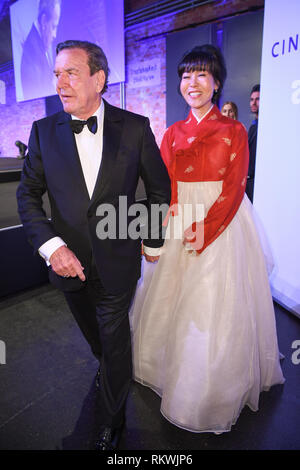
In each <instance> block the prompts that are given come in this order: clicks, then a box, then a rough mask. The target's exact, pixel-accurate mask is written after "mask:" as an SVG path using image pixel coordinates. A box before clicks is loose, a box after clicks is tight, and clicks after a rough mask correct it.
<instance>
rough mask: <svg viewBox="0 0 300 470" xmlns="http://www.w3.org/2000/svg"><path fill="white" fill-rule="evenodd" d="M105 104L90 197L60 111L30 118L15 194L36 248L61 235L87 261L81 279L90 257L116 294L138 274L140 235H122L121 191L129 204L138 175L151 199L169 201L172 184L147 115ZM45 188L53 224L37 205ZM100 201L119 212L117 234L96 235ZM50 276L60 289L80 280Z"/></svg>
mask: <svg viewBox="0 0 300 470" xmlns="http://www.w3.org/2000/svg"><path fill="white" fill-rule="evenodd" d="M104 105H105V113H104V128H103V153H102V160H101V166H100V170H99V174H98V178H97V181H96V185H95V189H94V193H93V195H92V198H91V199H90V197H89V194H88V191H87V188H86V184H85V180H84V176H83V173H82V169H81V164H80V160H79V155H78V152H77V147H76V142H75V138H74V135H73V133H72V131H71V128H70V125H69V120H70V119H71V116H70V115H69V114H66V113H65V112H63V111H61V112H59V113H56V114H54V115H53V116H49V117H47V118H44V119H41V120H39V121H36V122H34V123H33V126H32V131H31V135H30V139H29V144H28V149H29V152H28V157H26V160H25V162H24V168H23V173H22V178H21V182H20V185H19V187H18V190H17V197H18V206H19V214H20V218H21V220H22V223H23V225H24V229H25V231H26V233H27V236H28V238H29V240H30V242H31V243H32V244H33V246H34V249H35V251H37V250H38V249H39V248H40V247H41V245H43V243H45V242H46V241H47V240H49V239H50V238H52V237H54V236H60V237H61V238H62V239H63V240H64V241H65V242H66V244H67V246H68V247H69V248H70V249H71V250H72V251H73V252H74V253H75V255H76V256H77V257H78V259H79V260H80V262H81V264H82V265H83V266H84V268H85V275H86V276H88V275H89V271H90V268H91V263H92V259H93V260H94V262H95V264H96V267H97V271H98V273H99V276H100V278H101V281H102V283H103V285H104V287H105V288H106V289H107V290H108V291H109V292H111V293H120V292H124V291H125V290H127V289H128V288H130V287H131V286H132V284H133V283H134V282H135V281H136V280H137V279H138V278H139V276H140V262H141V248H140V240H139V239H136V240H133V239H130V238H128V237H127V238H122V235H121V237H119V226H118V220H119V196H120V195H122V196H126V197H127V203H128V206H130V205H131V204H133V203H134V202H135V192H136V187H137V183H138V179H139V176H141V177H142V179H143V181H144V184H145V189H146V193H147V199H148V202H149V204H162V203H167V204H168V203H169V201H170V182H169V177H168V174H167V170H166V168H165V166H164V163H163V161H162V159H161V156H160V153H159V149H158V147H157V145H156V142H155V139H154V136H153V133H152V131H151V129H150V125H149V120H148V119H147V118H145V117H143V116H140V115H137V114H134V113H130V112H128V111H124V110H121V109H119V108H116V107H114V106H111V105H109V104H108V103H106V102H105V101H104ZM45 191H47V192H48V196H49V201H50V206H51V220H50V221H49V220H48V219H47V217H46V215H45V212H44V211H43V209H42V199H41V197H42V194H43V193H44V192H45ZM105 203H106V204H107V203H109V204H112V205H113V206H114V207H115V209H116V216H117V217H116V219H117V227H116V229H117V230H116V234H117V237H116V238H115V239H105V240H100V239H99V238H98V237H97V234H96V228H97V224H98V222H99V221H100V220H101V219H103V215H102V216H100V215H97V214H96V212H97V208H98V207H99V206H100V205H101V204H105ZM123 216H124V213H122V217H123ZM130 221H131V219H130V218H129V219H128V220H127V225H128V224H129V223H130ZM123 236H124V234H123ZM144 243H145V245H147V246H150V247H159V246H161V245H162V244H163V240H162V238H160V239H151V238H146V239H145V240H144ZM50 281H52V283H54V284H55V285H56V286H57V287H59V288H60V289H62V290H64V291H70V290H76V289H80V288H81V287H82V286H83V285H84V284H83V283H82V282H81V281H80V279H79V278H78V277H77V278H75V279H72V278H63V277H61V276H57V275H56V274H55V273H54V272H53V271H52V270H50Z"/></svg>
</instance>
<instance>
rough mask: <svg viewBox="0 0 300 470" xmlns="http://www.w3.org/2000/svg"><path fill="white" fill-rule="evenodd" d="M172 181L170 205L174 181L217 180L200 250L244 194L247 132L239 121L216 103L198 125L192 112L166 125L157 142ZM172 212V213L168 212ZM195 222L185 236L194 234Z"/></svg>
mask: <svg viewBox="0 0 300 470" xmlns="http://www.w3.org/2000/svg"><path fill="white" fill-rule="evenodd" d="M161 154H162V158H163V160H164V162H165V164H166V166H167V168H168V172H169V175H170V178H171V184H172V200H171V206H173V207H174V206H175V205H176V203H177V193H178V190H177V181H184V182H195V181H220V180H223V188H222V193H221V194H220V196H219V198H218V199H217V200H216V201H215V203H214V204H213V205H212V207H211V208H210V209H209V211H208V213H207V216H206V217H205V219H204V244H203V246H202V248H201V249H199V250H197V252H198V253H201V252H202V251H203V250H205V248H206V247H207V246H208V245H209V244H210V243H212V242H213V241H214V240H215V239H216V238H217V237H218V236H219V235H220V234H221V233H222V232H223V231H224V230H225V228H226V227H227V226H228V224H229V223H230V222H231V220H232V219H233V217H234V216H235V214H236V212H237V210H238V208H239V206H240V204H241V202H242V199H243V197H244V193H245V187H246V182H247V172H248V164H249V149H248V135H247V131H246V129H245V127H244V126H243V124H241V123H240V122H239V121H235V120H233V119H230V118H227V117H225V116H223V115H222V114H221V113H220V111H219V110H218V108H217V106H213V108H212V109H211V111H210V112H209V113H208V114H207V115H206V116H205V117H204V118H203V120H202V121H201V122H200V123H199V124H198V122H197V120H196V118H195V116H194V115H193V113H192V111H190V113H189V115H188V117H187V119H186V120H185V121H178V122H176V123H175V124H173V125H172V126H170V127H169V128H168V129H167V130H166V132H165V135H164V137H163V140H162V144H161ZM172 213H173V214H174V212H172ZM195 228H196V227H195V223H194V224H193V225H192V227H190V228H189V229H188V230H187V231H186V233H185V234H186V235H189V234H190V233H191V232H193V233H195Z"/></svg>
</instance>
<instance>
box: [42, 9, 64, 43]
mask: <svg viewBox="0 0 300 470" xmlns="http://www.w3.org/2000/svg"><path fill="white" fill-rule="evenodd" d="M59 18H60V5H59V4H58V3H56V4H55V7H54V10H53V12H52V15H51V16H50V18H47V16H46V15H45V14H44V15H42V18H41V34H42V39H43V43H44V46H45V49H46V50H48V49H49V48H50V47H51V44H52V42H53V41H54V39H55V38H56V32H57V26H58V23H59Z"/></svg>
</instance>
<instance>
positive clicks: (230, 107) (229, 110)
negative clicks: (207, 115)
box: [221, 101, 238, 119]
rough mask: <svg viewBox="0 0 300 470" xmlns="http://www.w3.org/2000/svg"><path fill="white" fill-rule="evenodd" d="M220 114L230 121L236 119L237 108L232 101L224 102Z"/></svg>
mask: <svg viewBox="0 0 300 470" xmlns="http://www.w3.org/2000/svg"><path fill="white" fill-rule="evenodd" d="M221 114H223V116H227V117H230V118H231V119H238V107H237V105H236V104H235V103H234V102H233V101H225V103H224V104H223V106H222V108H221Z"/></svg>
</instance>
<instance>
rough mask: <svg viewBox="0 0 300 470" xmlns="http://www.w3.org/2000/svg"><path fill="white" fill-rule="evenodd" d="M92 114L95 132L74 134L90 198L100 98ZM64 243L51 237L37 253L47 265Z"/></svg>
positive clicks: (98, 151)
mask: <svg viewBox="0 0 300 470" xmlns="http://www.w3.org/2000/svg"><path fill="white" fill-rule="evenodd" d="M93 116H97V122H98V128H97V132H96V133H95V134H93V133H92V132H91V131H90V130H89V129H88V127H87V126H84V127H83V130H82V131H81V132H80V134H74V136H75V140H76V145H77V150H78V154H79V158H80V163H81V168H82V172H83V176H84V180H85V184H86V187H87V190H88V193H89V196H90V198H92V194H93V191H94V188H95V184H96V180H97V177H98V173H99V169H100V164H101V159H102V150H103V122H104V103H103V100H101V104H100V106H99V108H98V109H97V111H96V112H95V113H94V114H93ZM71 117H72V119H77V117H76V116H73V115H72V116H71ZM64 245H66V243H65V242H64V241H63V239H62V238H60V237H53V238H51V239H50V240H48V241H47V242H46V243H44V244H43V245H42V246H41V247H40V248H39V254H40V255H41V256H42V258H44V259H45V261H46V263H47V265H48V266H49V265H50V262H49V259H50V257H51V255H52V254H53V253H54V252H55V251H56V250H57V249H58V248H60V247H61V246H64ZM159 250H160V249H159V248H149V247H146V246H145V247H144V251H145V253H146V254H148V255H150V256H158V255H159V253H160V251H159Z"/></svg>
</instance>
